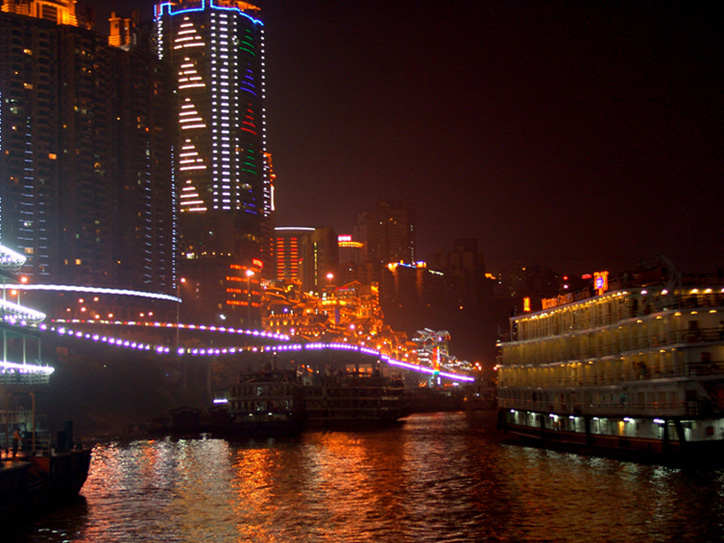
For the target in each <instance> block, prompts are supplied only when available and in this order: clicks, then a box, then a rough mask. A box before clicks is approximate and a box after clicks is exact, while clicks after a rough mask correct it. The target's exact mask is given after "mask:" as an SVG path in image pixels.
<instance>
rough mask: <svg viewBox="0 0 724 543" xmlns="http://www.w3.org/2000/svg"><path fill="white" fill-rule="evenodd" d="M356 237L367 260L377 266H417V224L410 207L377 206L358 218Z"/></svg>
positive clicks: (404, 205) (384, 204) (396, 205)
mask: <svg viewBox="0 0 724 543" xmlns="http://www.w3.org/2000/svg"><path fill="white" fill-rule="evenodd" d="M356 237H357V239H358V240H359V241H361V242H363V243H364V245H365V249H366V260H367V261H369V262H373V263H374V264H375V265H386V264H388V263H390V262H405V263H407V264H412V263H414V262H415V220H414V214H413V212H412V208H411V207H410V206H409V205H406V204H403V203H401V202H383V201H379V202H377V205H376V206H375V208H374V209H373V210H371V211H368V212H366V213H362V214H361V215H360V216H359V220H358V221H357V228H356Z"/></svg>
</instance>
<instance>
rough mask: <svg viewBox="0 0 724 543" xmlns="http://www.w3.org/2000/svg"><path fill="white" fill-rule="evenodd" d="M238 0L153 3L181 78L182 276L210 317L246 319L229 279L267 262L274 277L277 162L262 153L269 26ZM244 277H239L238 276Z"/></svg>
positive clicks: (168, 58) (177, 170)
mask: <svg viewBox="0 0 724 543" xmlns="http://www.w3.org/2000/svg"><path fill="white" fill-rule="evenodd" d="M257 15H258V8H256V7H255V6H252V5H251V4H248V3H246V2H239V1H235V0H209V1H205V0H180V1H178V2H174V3H161V4H158V5H157V6H156V8H155V24H156V39H157V52H158V56H159V58H160V59H161V60H163V61H164V62H167V63H169V65H170V66H171V68H172V71H173V73H174V77H175V90H176V104H175V108H176V115H177V120H176V128H177V133H178V139H177V141H176V142H175V154H174V159H175V166H174V182H175V185H176V193H177V194H178V199H179V201H178V206H179V231H178V232H179V255H180V259H179V269H180V274H181V275H183V276H184V277H186V278H187V279H191V281H193V282H194V283H195V284H197V285H198V289H199V293H200V294H199V299H198V304H201V306H200V307H198V308H197V309H199V310H200V311H201V312H202V314H203V315H204V317H205V319H206V320H223V321H226V322H228V323H239V322H241V323H243V322H244V320H245V317H244V315H245V314H246V308H244V309H243V310H241V311H238V308H239V306H238V305H237V304H236V303H232V302H233V300H232V298H233V297H232V296H230V294H233V293H232V292H230V291H229V290H228V289H229V288H231V287H229V286H228V285H229V282H230V281H231V282H232V283H233V282H234V281H233V280H230V279H229V278H232V279H233V278H240V279H242V280H243V281H245V280H246V278H245V277H244V276H242V275H239V274H240V273H241V272H243V270H246V269H249V267H250V266H252V262H254V261H260V262H261V263H262V266H255V267H257V268H260V269H261V273H262V274H263V275H269V276H272V275H273V261H272V258H271V257H272V255H271V251H272V244H271V236H272V230H271V227H270V223H271V215H272V207H273V203H272V183H271V172H270V166H271V160H270V156H269V155H268V154H267V153H266V152H265V146H266V144H265V133H264V132H265V127H264V41H263V37H264V27H263V24H262V22H261V21H260V20H259V19H258V18H257ZM237 276H238V277H237Z"/></svg>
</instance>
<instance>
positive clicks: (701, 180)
mask: <svg viewBox="0 0 724 543" xmlns="http://www.w3.org/2000/svg"><path fill="white" fill-rule="evenodd" d="M257 4H258V5H259V6H260V7H261V8H262V11H261V14H260V19H261V20H262V21H263V22H264V25H265V29H266V35H267V40H266V42H267V43H266V49H267V60H268V68H267V90H268V92H267V111H268V133H269V150H270V152H271V153H272V154H273V156H274V161H275V174H276V176H277V182H276V200H277V210H278V217H277V223H278V224H283V225H302V226H325V225H330V226H332V227H334V228H335V230H337V231H339V232H340V233H346V232H348V231H349V230H351V227H352V225H353V224H354V221H355V220H356V217H357V215H358V214H359V213H361V212H363V211H365V210H366V209H369V208H370V207H372V205H373V204H374V202H375V201H376V200H377V199H385V200H402V201H408V202H409V203H411V204H412V205H413V206H414V208H415V215H416V219H417V221H416V222H417V224H416V226H417V240H418V247H419V251H418V252H419V254H420V256H421V257H422V258H426V256H427V255H428V254H430V253H432V252H435V251H437V250H440V249H446V248H449V247H450V246H451V245H452V243H453V240H454V239H456V238H464V237H470V238H477V239H478V240H479V241H480V247H481V250H482V251H483V252H484V254H485V255H486V261H488V262H489V263H490V264H492V265H496V264H498V263H500V264H505V263H512V262H513V261H515V260H517V259H520V260H523V261H527V262H539V263H541V264H544V265H548V266H551V267H554V268H556V269H557V270H559V271H561V272H562V273H578V272H584V271H592V269H603V268H607V269H613V270H622V269H624V268H629V269H630V268H632V267H634V266H635V265H636V263H637V262H638V261H639V260H647V261H652V260H653V259H654V257H655V256H656V255H657V254H660V253H662V254H665V255H666V256H667V257H669V258H670V259H671V260H672V261H673V262H674V263H675V264H676V265H677V266H678V267H680V268H681V269H683V270H685V271H713V270H716V269H717V268H718V267H721V265H722V262H721V260H722V259H721V257H720V256H718V255H717V248H719V247H721V246H722V234H721V233H720V232H718V229H717V228H716V226H715V225H714V224H712V223H713V222H714V221H713V220H712V217H715V216H716V213H717V211H718V206H717V203H718V201H720V200H721V197H722V195H723V194H722V192H723V191H724V189H723V188H722V184H721V183H720V179H721V174H722V167H721V165H722V163H724V158H723V157H722V153H723V151H722V148H724V146H723V145H722V141H721V139H722V138H721V131H720V129H719V128H717V127H718V125H719V124H720V119H721V113H722V97H721V96H720V93H719V92H718V89H720V88H721V83H722V66H723V64H722V62H721V51H722V47H721V39H722V38H721V36H720V35H719V34H718V33H717V30H716V29H717V25H716V22H717V21H718V20H719V19H718V18H717V17H716V16H715V15H714V13H713V12H712V11H710V10H711V8H709V7H708V6H701V5H697V6H693V7H692V6H683V5H678V4H674V3H638V4H634V5H628V6H620V5H606V6H602V5H574V6H571V5H563V4H561V3H556V2H552V3H551V2H549V3H541V4H535V5H528V4H522V3H505V4H502V3H492V2H482V3H469V2H465V3H462V4H457V5H455V6H454V7H451V8H443V9H441V7H440V4H439V3H435V4H432V3H430V2H423V3H415V4H414V5H413V4H411V3H394V4H392V5H388V4H385V3H374V2H373V3H369V2H367V3H364V4H360V3H346V2H344V3H339V2H337V3H328V2H319V1H316V2H315V1H306V2H294V3H287V2H284V3H282V2H270V1H268V2H267V1H260V2H257ZM152 5H153V2H150V1H140V0H136V1H130V2H124V3H123V6H122V9H123V10H130V9H132V8H134V7H137V8H140V9H141V12H142V16H143V17H145V18H150V17H151V15H152V9H151V8H152ZM83 6H84V4H83V3H80V4H79V6H78V13H79V14H82V13H83V9H84V8H83ZM96 6H97V10H98V21H99V22H98V27H99V29H100V28H101V27H102V24H103V22H102V21H103V20H104V17H105V16H106V14H107V12H109V11H110V10H111V9H113V8H118V6H117V5H115V4H114V3H113V2H96ZM119 9H121V8H119Z"/></svg>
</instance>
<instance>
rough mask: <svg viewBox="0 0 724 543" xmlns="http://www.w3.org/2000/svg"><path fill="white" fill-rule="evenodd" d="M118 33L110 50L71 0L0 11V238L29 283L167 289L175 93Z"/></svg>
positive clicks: (15, 4)
mask: <svg viewBox="0 0 724 543" xmlns="http://www.w3.org/2000/svg"><path fill="white" fill-rule="evenodd" d="M136 23H137V21H136ZM125 28H126V34H127V36H129V39H126V40H125V41H123V42H120V41H119V43H118V44H117V45H118V46H110V45H109V44H108V38H107V37H106V36H102V35H100V34H97V33H95V32H93V31H91V30H88V29H86V28H82V27H79V26H77V18H76V14H75V2H73V1H72V0H55V1H51V0H43V1H39V0H28V1H25V2H19V1H17V0H5V1H4V2H3V5H2V13H0V104H1V106H0V137H1V139H0V211H1V214H0V217H1V218H0V221H1V224H0V231H1V232H2V239H3V242H4V243H6V244H8V245H10V246H12V247H14V248H15V249H16V250H17V251H19V252H20V253H21V254H23V255H24V256H25V257H26V259H27V260H26V264H25V265H24V266H23V270H22V271H23V275H25V276H26V277H27V278H28V279H29V281H30V282H34V283H53V284H64V285H90V286H99V287H116V288H132V289H138V290H143V291H153V292H166V293H168V292H172V291H173V289H174V241H173V233H174V228H173V226H174V213H173V204H172V192H171V175H170V174H171V169H170V166H171V162H170V161H171V145H170V142H171V140H170V125H169V123H168V122H167V121H168V117H167V111H168V104H169V102H170V101H171V94H170V87H168V86H167V85H166V81H167V72H166V70H165V68H164V66H163V64H162V63H160V62H159V61H158V60H157V59H156V57H155V55H154V54H153V53H152V51H151V48H150V42H149V41H148V40H145V39H143V36H144V35H145V36H149V33H148V32H147V31H146V32H145V34H144V30H143V29H142V28H140V27H138V26H137V24H136V25H134V24H133V23H132V22H131V21H130V20H128V24H127V25H126V27H125ZM131 36H132V37H133V39H130V37H131Z"/></svg>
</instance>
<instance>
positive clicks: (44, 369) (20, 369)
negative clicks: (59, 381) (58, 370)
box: [0, 360, 55, 375]
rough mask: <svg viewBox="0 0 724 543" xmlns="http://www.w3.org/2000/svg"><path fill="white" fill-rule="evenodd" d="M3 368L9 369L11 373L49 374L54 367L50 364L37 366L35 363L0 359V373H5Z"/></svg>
mask: <svg viewBox="0 0 724 543" xmlns="http://www.w3.org/2000/svg"><path fill="white" fill-rule="evenodd" d="M5 370H10V371H12V372H13V373H43V374H45V375H50V374H51V373H53V372H54V371H55V368H51V367H50V366H37V365H35V364H18V363H16V362H7V361H1V360H0V373H5Z"/></svg>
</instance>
